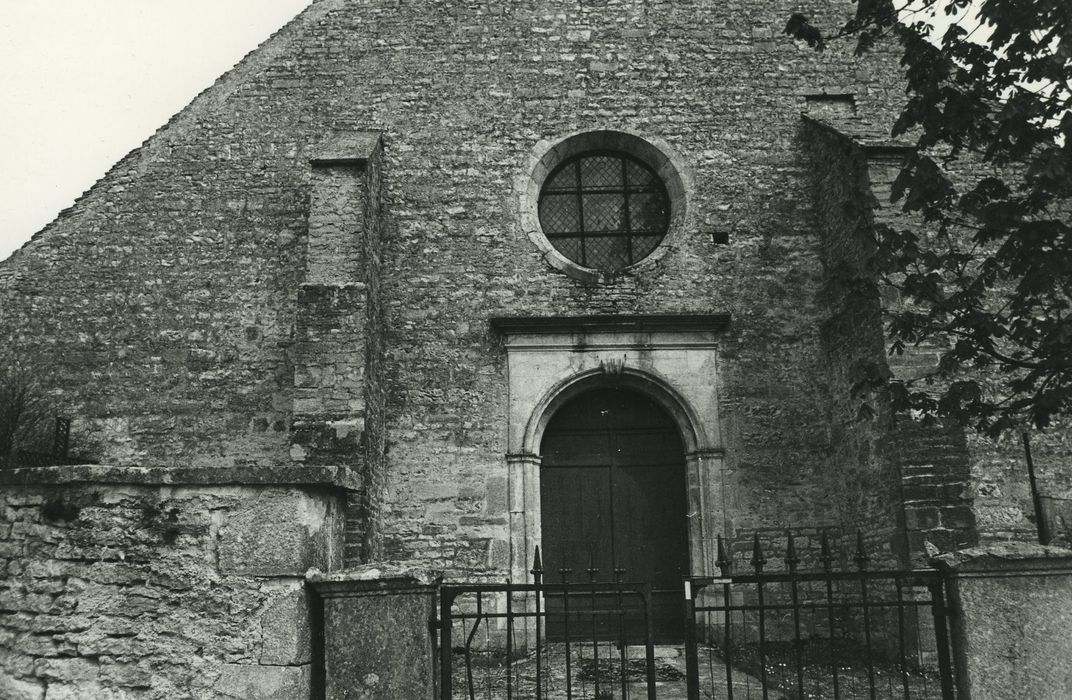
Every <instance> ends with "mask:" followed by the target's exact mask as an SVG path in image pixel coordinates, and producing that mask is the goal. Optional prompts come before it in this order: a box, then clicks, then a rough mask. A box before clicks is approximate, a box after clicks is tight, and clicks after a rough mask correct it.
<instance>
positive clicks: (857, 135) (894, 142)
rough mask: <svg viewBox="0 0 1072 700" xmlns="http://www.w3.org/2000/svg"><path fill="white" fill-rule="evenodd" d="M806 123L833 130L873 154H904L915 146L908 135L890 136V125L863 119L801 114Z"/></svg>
mask: <svg viewBox="0 0 1072 700" xmlns="http://www.w3.org/2000/svg"><path fill="white" fill-rule="evenodd" d="M800 117H801V119H803V120H804V123H806V124H811V125H813V126H817V127H819V128H821V129H825V130H827V131H832V132H834V133H836V134H838V135H839V136H841V137H843V138H846V139H848V140H850V141H852V142H853V143H855V144H856V145H857V146H859V147H860V148H862V149H864V151H865V152H867V153H868V154H872V155H903V154H906V153H908V152H909V151H910V150H912V148H913V147H914V146H915V142H914V141H913V140H912V139H911V138H908V137H907V136H906V135H901V136H899V137H896V138H895V137H893V136H890V129H889V126H885V125H883V126H880V125H877V124H873V123H870V122H867V121H864V120H861V119H836V118H832V117H817V116H815V115H811V114H801V115H800Z"/></svg>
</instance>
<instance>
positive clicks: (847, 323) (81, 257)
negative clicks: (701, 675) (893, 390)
mask: <svg viewBox="0 0 1072 700" xmlns="http://www.w3.org/2000/svg"><path fill="white" fill-rule="evenodd" d="M797 9H799V8H798V7H797V6H796V5H794V4H792V3H782V2H777V3H771V2H768V1H766V0H763V1H760V0H742V1H739V2H732V3H710V2H705V1H702V0H694V1H681V0H675V2H658V1H652V0H623V1H620V2H616V1H612V0H608V1H603V2H581V3H568V2H560V1H559V0H539V1H536V2H525V3H484V2H475V3H461V2H436V3H402V2H388V1H379V2H369V1H362V2H358V1H356V0H318V1H317V2H314V3H312V4H311V6H310V7H309V8H308V9H307V10H306V11H304V12H303V13H302V14H301V15H299V16H298V17H297V18H296V19H295V20H293V21H292V22H291V23H290V24H288V25H287V26H286V27H284V28H283V29H281V30H280V31H279V32H278V33H277V34H276V35H274V36H273V37H272V38H271V39H269V40H268V41H267V42H265V43H264V44H263V45H262V46H261V47H259V48H258V49H257V50H256V51H254V52H253V53H251V54H250V55H249V56H248V57H247V58H246V59H244V60H243V61H242V62H241V63H240V64H239V65H238V66H236V67H235V68H234V69H233V70H232V71H230V72H229V73H227V74H226V75H225V76H223V77H222V78H221V79H220V80H219V81H218V82H217V83H216V84H215V85H213V86H212V87H211V88H209V89H208V90H206V91H205V92H204V93H202V94H201V95H200V96H198V97H197V98H196V99H195V100H194V101H193V103H192V104H191V105H190V106H189V107H187V108H186V109H185V110H184V111H182V112H180V113H179V114H178V115H176V116H175V117H174V118H173V119H172V121H171V122H170V123H169V124H167V125H166V126H164V127H163V128H162V129H161V130H160V131H159V132H158V133H157V134H156V135H155V136H153V137H152V138H151V139H150V140H149V141H147V142H146V143H145V144H144V145H143V146H142V147H141V148H139V149H137V150H136V151H134V152H132V153H131V154H130V155H128V156H127V157H126V158H125V159H124V160H122V161H121V162H120V163H119V164H117V165H116V166H115V167H114V169H113V170H112V171H111V172H109V173H108V174H107V175H106V176H105V177H104V178H103V179H102V180H101V181H100V182H98V183H97V185H96V186H94V187H93V188H92V189H91V190H90V191H89V192H87V193H86V194H85V195H84V196H83V197H82V199H80V200H79V201H78V202H77V203H76V204H75V206H74V207H72V208H71V209H69V210H67V211H65V212H63V213H62V214H61V215H60V217H59V218H57V220H56V221H55V222H53V223H52V224H51V225H50V226H49V227H47V228H46V229H45V230H43V231H42V232H41V233H39V234H38V235H37V236H36V237H35V238H34V239H33V240H32V241H31V242H29V243H28V244H27V245H26V246H24V247H23V248H22V249H21V250H20V251H18V252H17V253H15V254H14V255H13V256H12V257H11V258H10V259H9V260H7V261H5V262H3V263H0V335H2V337H3V338H4V342H5V346H6V347H7V348H9V349H10V351H11V354H12V356H17V358H19V359H20V361H22V362H23V363H27V364H28V365H29V366H31V367H33V368H34V372H35V374H36V376H37V377H38V378H39V380H40V381H41V382H42V383H43V385H44V386H46V387H47V391H48V395H49V398H50V400H51V402H52V403H53V404H54V405H55V407H56V410H57V411H58V412H59V413H60V414H62V415H65V416H69V417H70V418H71V419H72V424H71V447H70V452H71V455H72V457H73V458H74V459H73V460H72V461H76V462H78V461H81V462H84V463H85V464H75V465H67V466H54V467H48V468H42V469H37V470H28V469H20V470H16V471H9V472H8V473H7V474H6V476H5V477H4V479H5V483H6V484H7V485H8V486H7V487H5V488H6V489H7V490H8V496H5V498H8V499H9V500H8V502H7V514H8V516H7V517H8V520H9V522H8V523H7V524H6V525H0V534H4V533H6V539H3V540H0V546H2V547H5V549H3V550H2V551H3V553H4V556H5V557H7V559H6V561H7V562H8V564H7V566H6V569H3V571H4V572H5V574H6V580H5V583H4V584H3V585H4V586H5V588H4V589H3V591H4V598H3V600H4V601H5V602H4V604H3V605H0V607H4V608H5V609H6V610H9V611H14V612H17V615H15V617H14V618H12V619H15V618H17V619H18V622H17V623H7V622H0V628H3V629H4V630H5V635H6V636H5V637H4V639H6V640H11V644H10V645H8V644H7V643H6V642H5V645H6V646H8V647H9V648H15V647H16V646H18V645H20V644H21V643H22V642H20V640H22V641H25V640H26V639H29V638H32V639H34V640H36V641H35V645H30V646H24V647H23V649H22V650H21V651H19V653H17V654H14V655H11V656H9V657H7V658H10V659H12V660H11V662H10V663H11V666H10V667H9V668H5V669H4V670H5V671H6V672H7V673H8V674H9V679H8V680H7V681H4V682H7V683H9V686H8V690H9V691H10V692H12V693H13V692H14V691H11V690H10V689H11V688H15V689H16V690H18V692H24V693H25V697H39V696H35V695H34V694H33V693H35V692H37V690H38V689H41V688H44V687H45V686H46V685H48V684H52V685H54V686H61V687H71V688H78V687H81V688H86V687H99V688H101V689H102V690H101V692H102V693H103V692H104V690H107V691H108V692H111V693H114V696H115V697H126V696H130V697H142V696H152V695H153V694H154V693H156V694H158V695H161V696H169V695H168V694H169V693H172V695H170V696H171V697H176V696H177V695H174V693H179V694H180V695H182V694H186V695H189V696H197V697H210V696H219V695H228V694H230V695H235V696H242V695H243V693H244V692H246V691H245V690H244V689H246V688H247V686H246V685H244V683H246V682H247V681H248V679H249V677H250V675H249V674H251V673H253V671H252V670H251V669H253V668H256V669H257V671H256V672H257V673H261V674H263V673H267V672H268V671H265V670H264V669H276V670H272V671H271V673H275V674H278V677H279V684H280V685H279V687H280V688H292V687H294V688H299V687H304V686H302V683H303V682H304V681H303V680H302V679H303V678H305V676H303V675H302V674H303V673H307V670H303V669H307V666H308V640H307V639H306V640H304V641H303V639H302V638H301V634H300V633H299V632H293V630H292V631H283V632H280V631H279V630H278V629H277V628H276V627H273V625H275V624H283V623H282V622H278V621H285V620H288V619H290V617H288V616H292V617H293V618H294V619H295V620H297V619H298V618H301V616H302V615H303V612H302V611H303V610H304V608H303V607H302V606H303V605H305V603H304V602H303V601H304V598H303V597H302V595H303V594H302V593H301V590H302V587H301V579H302V576H303V572H304V571H305V569H306V568H308V567H310V566H313V567H317V568H320V569H329V570H330V569H339V568H342V567H345V566H354V565H359V564H370V563H377V562H393V563H396V564H397V563H403V564H407V565H413V566H420V567H423V568H427V569H432V570H437V571H442V572H444V575H445V576H446V577H447V578H448V579H453V580H501V579H503V578H511V579H513V580H524V579H525V578H526V577H527V571H528V569H529V568H530V566H531V558H532V555H533V551H534V550H535V548H536V547H537V546H541V547H542V548H543V551H544V552H545V553H546V557H547V565H548V567H549V569H558V568H570V569H573V570H575V571H580V570H584V569H586V568H594V569H599V570H600V571H602V572H604V574H608V575H609V574H610V573H611V572H613V571H615V570H618V569H624V570H626V571H629V572H631V573H632V574H635V575H638V576H642V577H645V578H647V579H649V580H651V581H653V582H655V583H656V587H657V588H659V587H660V586H662V587H663V590H665V591H667V592H668V595H675V593H674V587H675V586H678V585H680V584H679V581H680V577H681V575H683V574H686V573H692V574H697V575H700V574H713V573H715V558H716V552H715V541H716V538H717V536H718V535H723V536H724V537H725V538H726V540H727V541H728V542H729V543H730V547H731V550H733V552H734V554H735V555H736V556H739V557H742V558H746V557H747V556H748V552H749V551H750V547H751V544H752V542H753V540H754V538H755V537H756V536H759V537H760V539H762V540H764V541H768V540H769V541H772V542H773V541H777V540H780V539H781V538H784V535H785V532H786V530H792V531H793V532H794V533H795V534H796V536H797V546H798V547H801V548H802V550H803V551H805V552H806V551H808V549H809V547H810V548H811V550H812V551H814V549H815V548H816V547H817V546H818V536H819V535H820V534H821V533H824V532H826V533H828V534H831V535H832V536H834V537H835V538H838V537H845V536H851V537H855V533H856V531H857V530H860V531H862V532H863V533H864V534H865V536H866V537H867V539H868V541H869V544H870V545H871V546H872V549H873V551H875V552H876V558H880V559H881V560H883V561H885V562H888V563H890V564H891V565H908V564H911V563H913V562H918V561H919V560H920V559H921V557H923V556H924V552H923V543H924V541H928V542H930V543H932V544H934V545H935V546H937V547H939V548H940V549H942V550H951V549H955V548H957V547H961V546H965V545H971V544H975V543H976V542H978V541H979V539H980V538H981V537H982V538H983V539H986V538H1008V537H1012V538H1030V536H1031V535H1032V532H1033V530H1032V529H1031V528H1032V526H1031V524H1030V522H1029V521H1028V520H1027V519H1026V518H1025V517H1024V515H1023V514H1024V512H1026V510H1025V508H1026V507H1025V505H1024V502H1025V498H1024V494H1023V493H1021V491H1019V490H1017V489H1020V488H1021V487H1020V485H1019V484H1021V483H1022V482H1021V481H1020V480H1019V479H1017V478H1016V474H1017V473H1018V472H1017V470H1018V469H1020V462H1019V461H1018V460H1019V458H1020V456H1019V454H1018V453H1014V452H1009V453H1008V454H1006V453H1003V452H1002V449H1004V448H1001V447H1000V446H999V447H998V448H991V447H986V446H979V445H977V444H975V443H974V442H972V441H969V440H967V439H966V438H965V436H964V435H963V434H962V433H960V432H957V431H938V430H923V429H920V428H917V427H914V426H912V425H911V424H910V423H906V422H905V421H903V420H901V421H899V420H897V419H896V418H895V417H894V416H891V415H889V412H888V411H887V410H885V409H884V408H883V407H882V405H881V400H880V397H879V398H877V399H876V401H877V403H876V404H875V406H876V410H875V412H874V415H873V416H868V417H861V415H860V412H859V410H858V409H859V399H858V398H854V397H852V396H851V394H850V387H851V385H852V383H853V379H852V374H853V369H854V367H855V366H856V365H857V364H858V363H860V362H861V361H866V360H872V361H873V360H878V361H882V358H884V357H885V352H884V343H883V337H882V324H881V314H880V303H881V300H880V299H879V298H878V297H877V296H875V297H871V296H866V295H860V294H859V293H858V291H857V289H856V287H855V286H854V285H852V284H851V283H849V282H850V281H851V279H853V278H854V277H857V276H859V275H860V274H862V272H861V270H862V269H863V259H864V257H865V255H866V226H867V223H868V222H869V221H872V220H873V219H874V218H875V217H879V216H893V215H895V213H893V212H892V210H889V209H888V207H887V208H886V209H884V208H883V207H882V206H881V205H877V204H876V203H875V202H876V201H877V200H881V199H882V195H883V193H885V192H887V191H888V186H889V182H890V181H891V179H892V176H893V173H894V172H895V168H896V164H897V162H898V159H899V158H900V156H901V154H902V153H903V144H899V143H897V142H894V141H891V140H889V139H888V138H885V137H883V136H882V134H883V133H888V127H889V125H890V124H891V123H892V122H893V119H894V118H895V116H896V114H897V109H898V105H899V102H900V100H901V98H902V95H903V93H902V89H901V87H900V83H899V79H898V69H897V65H896V56H895V54H894V53H891V52H885V51H883V50H876V51H875V52H873V53H872V54H870V55H868V56H865V57H863V58H854V57H853V56H851V51H848V50H841V49H839V48H834V49H833V50H829V51H826V52H823V53H816V52H814V51H812V50H810V49H808V48H807V47H806V46H802V45H797V44H795V43H794V42H793V41H791V40H789V39H787V38H785V37H783V36H782V35H781V29H782V26H783V25H784V23H785V19H786V18H787V17H788V15H789V14H790V13H791V12H792V11H795V10H797ZM850 10H851V6H849V5H848V4H842V3H837V2H829V3H826V2H824V3H816V6H815V8H814V14H815V15H817V16H819V17H821V18H824V19H826V20H827V21H828V22H830V23H837V22H838V21H839V20H841V19H843V17H844V15H845V13H846V12H848V11H850ZM876 197H877V200H876ZM925 361H926V357H923V356H919V355H917V356H913V357H912V358H909V359H908V360H903V361H901V362H902V364H903V366H899V367H894V369H895V370H898V371H911V370H912V367H911V366H910V365H911V364H912V363H922V362H925ZM1062 449H1065V450H1067V447H1065V448H1061V447H1060V441H1057V442H1055V443H1054V446H1052V447H1049V446H1047V445H1043V446H1042V447H1041V448H1040V454H1039V455H1037V457H1036V458H1037V459H1038V460H1039V461H1040V464H1042V465H1043V469H1044V470H1045V469H1046V468H1047V467H1046V466H1045V465H1046V464H1048V463H1050V462H1057V461H1060V459H1061V458H1062V457H1061V455H1064V456H1065V457H1067V454H1066V452H1062V451H1061V450H1062ZM1047 460H1050V462H1047ZM1003 470H1004V471H1003ZM1055 479H1057V477H1056V476H1055ZM1054 483H1059V482H1058V481H1056V480H1055V481H1054ZM986 484H990V485H991V486H992V487H993V488H992V489H991V490H990V491H985V492H984V493H982V495H980V496H979V498H978V499H977V498H976V495H977V492H978V490H979V489H980V488H981V485H986ZM1067 486H1068V485H1067V484H1066V485H1065V488H1066V490H1067ZM1062 493H1064V492H1062ZM988 499H989V500H988ZM980 503H981V504H982V505H983V506H985V507H982V508H981V507H980V506H979V504H980ZM57 504H58V505H57ZM49 506H52V507H51V511H50V509H49ZM61 507H67V508H68V510H67V511H63V510H62V508H61ZM57 508H60V510H57ZM47 511H50V512H47ZM72 515H73V517H69V516H72ZM133 553H137V555H136V556H135V554H133ZM105 570H106V571H107V572H108V573H107V574H105V573H102V572H104V571H105ZM182 572H185V574H184V573H182ZM197 581H199V582H201V583H197ZM204 581H210V582H211V585H209V584H204V583H203V582H204ZM78 582H80V583H78ZM206 586H207V587H206ZM72 587H75V588H78V587H81V588H78V590H73V589H72ZM205 591H208V593H205ZM221 591H225V592H226V593H225V594H224V593H221ZM198 592H200V593H198ZM195 594H197V595H196V596H195ZM202 594H204V595H202ZM94 595H96V596H98V598H99V600H98V599H97V598H94V597H93V596H94ZM195 597H199V598H200V603H198V604H194V602H192V601H193V599H194V598H195ZM87 600H96V602H97V608H95V609H93V610H86V601H87ZM116 600H121V601H124V603H123V604H122V605H118V604H116V603H115V602H114V601H116ZM64 601H67V602H66V603H64ZM79 601H81V603H79ZM110 601H111V602H110ZM132 601H139V602H137V605H135V606H134V607H133V608H132V607H131V605H132ZM176 601H179V602H176ZM239 601H244V602H239ZM79 604H81V605H82V607H81V608H79ZM63 605H69V606H73V607H71V609H70V610H69V611H68V612H70V613H71V615H72V616H74V617H75V618H78V619H80V620H81V622H80V623H79V628H78V629H64V628H63V623H60V622H55V620H54V619H53V618H55V616H56V615H58V614H59V613H58V611H57V609H56V606H60V607H61V608H62V606H63ZM139 606H140V607H139ZM169 606H171V608H174V610H175V611H178V612H175V614H170V613H164V612H161V611H162V610H164V609H167V608H168V607H169ZM118 608H125V612H124V611H123V610H120V609H118ZM132 610H133V611H134V612H133V613H132V612H131V611H132ZM266 611H271V612H270V614H268V618H265V614H266ZM179 613H182V614H179ZM139 615H143V616H144V617H139ZM184 616H186V617H185V618H184ZM269 618H271V619H269ZM50 619H51V620H53V624H52V626H51V627H50V626H49V623H48V620H50ZM120 619H121V620H122V623H121V624H120V623H119V622H117V621H116V620H120ZM181 619H193V620H194V621H195V625H196V626H197V628H198V630H199V632H198V633H197V634H193V633H191V634H188V635H186V636H185V637H184V638H183V639H182V640H181V641H180V642H177V643H175V644H173V645H170V646H168V648H167V649H164V647H163V646H160V647H157V646H154V645H155V644H156V642H152V643H150V642H148V641H146V640H142V639H139V637H138V636H137V631H136V629H135V628H136V627H137V625H139V624H151V625H153V626H154V629H156V630H157V631H158V632H160V633H166V632H168V631H169V630H170V631H171V632H173V633H177V632H175V630H176V628H177V627H181V626H182V623H181V622H180V620H181ZM146 620H149V622H146ZM272 620H275V621H276V622H273V621H272ZM124 625H125V626H126V627H124ZM295 625H296V626H295V627H294V629H299V628H300V624H299V623H295ZM53 627H55V629H53ZM128 627H129V628H130V629H129V630H128V629H127V628H128ZM113 628H114V629H113ZM119 628H122V629H119ZM248 629H256V630H258V631H259V632H258V634H259V636H257V641H254V642H250V641H248V637H249V635H247V634H245V633H243V632H241V630H247V631H248ZM287 629H290V628H287ZM116 630H118V631H116ZM123 630H127V631H123ZM131 630H133V631H131ZM113 632H114V634H113ZM128 632H129V634H128ZM109 635H111V636H109ZM273 635H274V636H273ZM255 636H256V635H255ZM101 639H106V640H108V642H109V643H108V644H106V645H103V646H104V648H103V649H100V650H98V651H97V652H96V653H92V652H87V651H86V649H87V648H91V647H92V646H93V644H94V642H97V643H98V644H99V643H100V641H101ZM119 639H122V640H127V641H124V642H117V641H116V640H119ZM271 639H282V640H285V643H284V642H280V643H278V644H275V645H274V646H273V644H270V643H269V640H271ZM72 640H73V641H72ZM64 645H68V647H69V646H71V645H74V647H75V650H74V651H70V653H60V651H57V650H62V649H65V648H67V647H65V646H64ZM79 645H81V646H79ZM257 645H260V646H257ZM303 645H304V646H303ZM117 648H118V649H119V650H120V651H115V649H117ZM109 649H111V651H109ZM87 656H88V657H92V658H91V659H90V660H87V658H86V657H87ZM76 662H77V663H76ZM90 667H91V670H87V668H90ZM117 669H119V670H117ZM150 669H152V670H153V672H152V673H150ZM278 669H284V670H282V671H279V670H278ZM79 673H83V674H88V675H85V676H79V675H78V674H79ZM87 683H92V684H96V685H94V686H87V685H85V684H87ZM288 684H293V685H288ZM280 692H283V691H280ZM303 692H304V691H303ZM0 694H2V693H0ZM285 694H286V693H284V694H283V695H282V696H285ZM48 697H53V695H52V694H51V693H50V694H49V696H48Z"/></svg>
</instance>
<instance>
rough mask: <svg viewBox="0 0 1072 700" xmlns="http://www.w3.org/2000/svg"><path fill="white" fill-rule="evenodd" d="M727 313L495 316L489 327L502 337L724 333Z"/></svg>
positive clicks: (727, 321)
mask: <svg viewBox="0 0 1072 700" xmlns="http://www.w3.org/2000/svg"><path fill="white" fill-rule="evenodd" d="M729 322H730V315H729V314H728V313H715V314H635V315H622V316H616V315H597V316H497V317H495V318H492V319H491V327H492V328H494V329H495V330H496V331H498V332H500V333H502V334H504V335H516V334H521V333H524V334H542V333H552V334H562V333H593V332H620V331H633V332H637V331H639V332H656V331H662V332H681V331H693V332H695V331H709V332H718V331H722V330H725V328H726V327H727V326H728V325H729Z"/></svg>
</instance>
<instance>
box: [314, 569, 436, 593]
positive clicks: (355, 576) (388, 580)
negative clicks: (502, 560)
mask: <svg viewBox="0 0 1072 700" xmlns="http://www.w3.org/2000/svg"><path fill="white" fill-rule="evenodd" d="M305 580H306V581H308V582H309V585H310V586H312V587H313V590H315V591H316V592H317V593H319V594H320V595H321V596H323V597H325V598H348V597H352V596H365V595H376V594H384V593H407V592H408V593H425V592H431V591H434V590H435V589H436V588H438V587H439V584H440V583H442V581H443V574H442V572H440V571H435V570H432V569H424V568H420V567H415V566H411V565H406V564H399V563H391V562H383V563H379V564H364V565H362V566H357V567H352V568H349V569H342V570H341V571H331V572H323V571H320V570H319V569H309V571H307V572H306V573H305Z"/></svg>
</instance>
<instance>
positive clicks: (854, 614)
mask: <svg viewBox="0 0 1072 700" xmlns="http://www.w3.org/2000/svg"><path fill="white" fill-rule="evenodd" d="M838 559H840V558H838ZM820 560H821V562H822V570H820V571H809V572H803V571H799V570H798V565H799V558H798V556H797V553H796V549H795V546H794V542H793V536H792V534H791V533H788V534H787V547H786V552H785V557H784V563H785V569H784V570H783V571H779V572H767V571H764V568H765V566H766V564H767V560H766V558H765V555H764V553H763V551H762V548H761V545H760V540H759V537H758V535H757V536H756V538H755V540H754V544H753V553H752V560H751V564H752V572H751V573H748V574H734V573H733V571H732V564H731V561H730V559H729V557H728V556H727V555H726V549H725V545H724V543H723V540H722V538H721V537H719V540H718V565H719V568H720V569H721V572H722V576H721V577H718V578H714V577H711V578H691V579H688V580H687V581H686V584H685V613H686V629H687V635H688V638H687V640H686V644H685V650H686V674H687V676H688V679H687V685H688V698H689V700H699V699H700V698H704V697H707V698H726V700H734V699H735V698H736V699H738V700H740V699H742V698H763V700H768V698H772V697H773V698H776V699H778V700H781V699H782V698H796V699H799V700H804V699H805V698H807V699H818V698H823V699H825V698H832V699H833V700H841V699H842V698H845V699H848V698H868V699H869V700H878V699H879V698H890V699H892V698H899V699H902V700H924V699H925V700H932V699H935V700H937V699H938V698H941V699H942V700H953V699H954V698H955V695H954V693H955V688H954V682H953V673H952V668H951V663H950V658H951V655H950V648H949V635H948V627H947V624H948V622H947V618H946V606H945V597H944V590H943V580H942V578H941V575H940V574H939V572H937V571H935V570H931V569H925V570H912V571H894V570H878V571H872V570H869V568H868V564H869V558H868V556H867V554H866V553H865V550H864V541H863V538H862V537H861V536H859V535H858V536H857V546H856V551H855V553H854V554H853V556H852V560H853V561H854V563H855V570H853V571H835V570H834V566H833V564H834V561H835V557H834V556H833V555H832V554H831V551H830V546H829V543H828V541H827V538H826V536H825V534H824V535H823V537H822V541H821V555H820Z"/></svg>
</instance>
